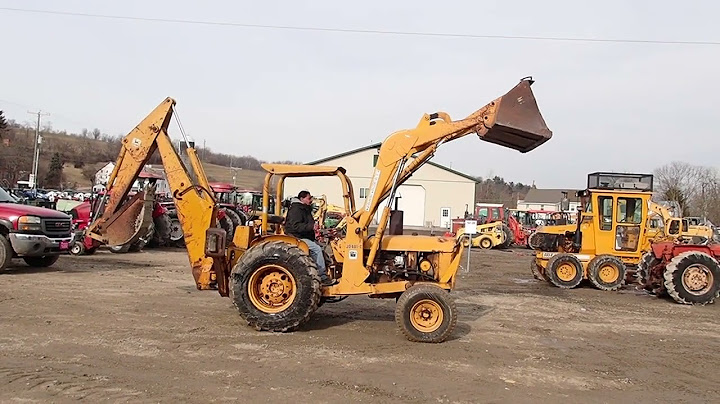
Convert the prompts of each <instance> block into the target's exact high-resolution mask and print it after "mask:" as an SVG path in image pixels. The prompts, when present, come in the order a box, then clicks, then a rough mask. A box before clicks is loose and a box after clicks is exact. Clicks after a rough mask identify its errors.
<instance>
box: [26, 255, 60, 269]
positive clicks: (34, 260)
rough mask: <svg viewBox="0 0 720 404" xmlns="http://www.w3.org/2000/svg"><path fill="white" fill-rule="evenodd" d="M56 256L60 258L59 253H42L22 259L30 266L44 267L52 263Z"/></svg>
mask: <svg viewBox="0 0 720 404" xmlns="http://www.w3.org/2000/svg"><path fill="white" fill-rule="evenodd" d="M58 258H60V256H59V255H43V256H42V257H23V260H24V261H25V263H26V264H28V265H30V266H31V267H37V268H45V267H49V266H50V265H52V264H54V263H55V261H57V260H58Z"/></svg>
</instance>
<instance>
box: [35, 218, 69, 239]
mask: <svg viewBox="0 0 720 404" xmlns="http://www.w3.org/2000/svg"><path fill="white" fill-rule="evenodd" d="M71 227H72V225H71V222H70V219H42V229H43V233H44V234H45V235H48V236H63V235H68V234H70V229H71Z"/></svg>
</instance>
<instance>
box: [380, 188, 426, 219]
mask: <svg viewBox="0 0 720 404" xmlns="http://www.w3.org/2000/svg"><path fill="white" fill-rule="evenodd" d="M398 196H399V197H400V198H399V199H398V200H397V201H398V210H402V211H403V225H405V226H424V225H425V188H423V187H422V185H400V187H399V188H398V189H397V191H396V193H395V197H396V198H397V197H398ZM385 203H386V202H385V201H383V202H382V204H381V205H380V208H379V209H378V211H377V212H375V223H377V222H378V221H379V220H380V216H381V215H382V211H383V209H384V208H385ZM392 208H393V209H394V208H395V204H393V205H392ZM388 225H390V224H389V223H388Z"/></svg>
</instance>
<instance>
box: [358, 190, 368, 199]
mask: <svg viewBox="0 0 720 404" xmlns="http://www.w3.org/2000/svg"><path fill="white" fill-rule="evenodd" d="M369 191H370V188H360V199H365V198H367V197H368V194H369V193H370V192H369Z"/></svg>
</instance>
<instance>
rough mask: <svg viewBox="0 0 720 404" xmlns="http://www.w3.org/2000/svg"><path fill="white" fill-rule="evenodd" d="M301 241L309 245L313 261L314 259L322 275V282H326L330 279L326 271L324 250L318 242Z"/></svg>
mask: <svg viewBox="0 0 720 404" xmlns="http://www.w3.org/2000/svg"><path fill="white" fill-rule="evenodd" d="M301 240H302V241H304V242H305V244H307V246H308V249H309V250H310V257H312V259H314V260H315V262H316V263H317V267H318V273H319V274H320V280H323V281H324V280H326V279H328V276H327V273H326V269H325V257H324V256H323V251H322V248H320V246H319V245H318V244H317V243H316V242H314V241H312V240H310V239H307V238H303V239H301Z"/></svg>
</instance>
